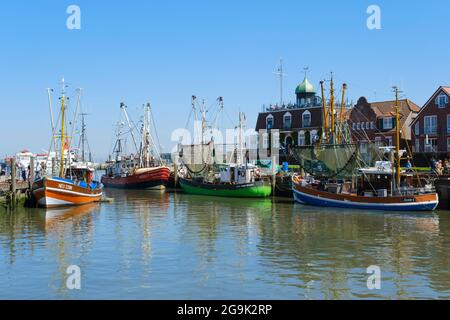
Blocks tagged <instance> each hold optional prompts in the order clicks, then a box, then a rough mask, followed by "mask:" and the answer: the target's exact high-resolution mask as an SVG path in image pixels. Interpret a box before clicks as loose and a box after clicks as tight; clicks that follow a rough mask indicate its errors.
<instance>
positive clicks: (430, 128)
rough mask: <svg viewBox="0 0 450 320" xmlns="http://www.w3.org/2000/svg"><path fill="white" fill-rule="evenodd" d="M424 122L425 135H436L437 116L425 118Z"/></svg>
mask: <svg viewBox="0 0 450 320" xmlns="http://www.w3.org/2000/svg"><path fill="white" fill-rule="evenodd" d="M424 121H425V125H424V128H425V134H436V133H437V116H426V117H424Z"/></svg>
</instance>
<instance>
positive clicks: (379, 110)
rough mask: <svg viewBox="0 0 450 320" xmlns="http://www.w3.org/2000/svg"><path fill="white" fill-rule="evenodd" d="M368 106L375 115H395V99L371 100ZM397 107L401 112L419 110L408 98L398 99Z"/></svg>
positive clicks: (406, 112) (407, 112)
mask: <svg viewBox="0 0 450 320" xmlns="http://www.w3.org/2000/svg"><path fill="white" fill-rule="evenodd" d="M370 106H371V107H372V110H373V111H374V112H375V114H376V115H377V117H383V116H395V100H389V101H381V102H371V103H370ZM398 107H399V112H400V113H401V114H409V113H410V112H419V111H420V108H419V106H418V105H417V104H415V103H414V102H412V101H411V100H408V99H403V100H399V101H398Z"/></svg>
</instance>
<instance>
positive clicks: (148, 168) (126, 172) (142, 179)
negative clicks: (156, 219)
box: [101, 103, 170, 190]
mask: <svg viewBox="0 0 450 320" xmlns="http://www.w3.org/2000/svg"><path fill="white" fill-rule="evenodd" d="M120 108H121V110H122V112H123V115H124V116H125V119H126V123H127V124H128V131H129V133H131V137H132V140H133V144H134V146H135V148H136V154H131V155H124V144H125V143H124V139H123V136H124V133H123V132H122V123H120V124H119V125H118V129H117V139H116V143H115V146H114V150H113V153H115V159H114V160H113V161H109V162H108V165H107V167H106V174H105V175H103V177H102V180H101V181H102V183H103V185H104V186H105V187H106V188H120V189H157V190H163V189H165V187H166V185H167V184H168V182H169V178H170V168H169V167H167V166H165V165H163V161H162V159H161V156H160V152H159V150H158V148H157V147H156V145H155V143H154V138H153V137H152V135H151V133H150V122H151V120H152V119H153V118H151V107H150V104H149V103H148V104H147V105H145V106H144V119H143V123H142V129H141V143H140V146H139V147H138V144H137V140H136V138H135V134H134V127H135V126H133V125H132V123H131V121H130V118H129V116H128V113H127V107H126V105H125V104H124V103H121V105H120ZM152 123H153V124H154V121H153V122H152Z"/></svg>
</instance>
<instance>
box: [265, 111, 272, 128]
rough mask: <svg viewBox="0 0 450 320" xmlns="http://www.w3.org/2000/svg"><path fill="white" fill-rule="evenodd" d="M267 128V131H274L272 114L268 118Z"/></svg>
mask: <svg viewBox="0 0 450 320" xmlns="http://www.w3.org/2000/svg"><path fill="white" fill-rule="evenodd" d="M266 128H267V130H271V129H273V116H272V115H271V114H270V115H268V116H267V118H266Z"/></svg>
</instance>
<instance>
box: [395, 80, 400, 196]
mask: <svg viewBox="0 0 450 320" xmlns="http://www.w3.org/2000/svg"><path fill="white" fill-rule="evenodd" d="M394 92H395V134H396V144H395V157H396V159H395V160H396V162H397V163H396V169H395V182H396V184H397V188H399V187H400V170H401V168H400V126H399V111H398V94H399V90H398V87H394Z"/></svg>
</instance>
